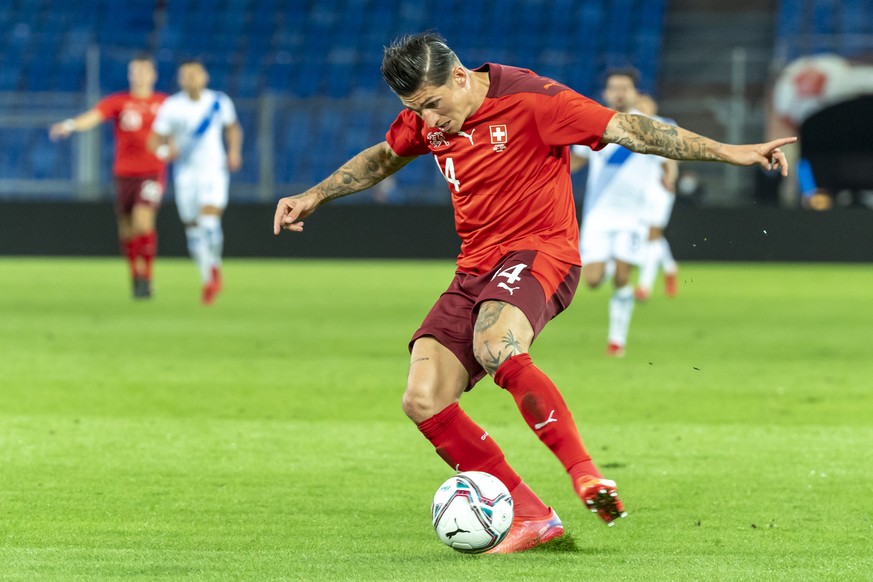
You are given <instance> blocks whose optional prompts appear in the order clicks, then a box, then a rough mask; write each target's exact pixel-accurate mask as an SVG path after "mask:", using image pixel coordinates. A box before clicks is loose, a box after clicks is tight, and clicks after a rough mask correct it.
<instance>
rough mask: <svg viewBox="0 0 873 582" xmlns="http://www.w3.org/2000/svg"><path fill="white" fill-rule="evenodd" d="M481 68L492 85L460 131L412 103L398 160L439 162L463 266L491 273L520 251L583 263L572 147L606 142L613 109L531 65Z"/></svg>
mask: <svg viewBox="0 0 873 582" xmlns="http://www.w3.org/2000/svg"><path fill="white" fill-rule="evenodd" d="M476 71H487V72H488V73H489V75H490V77H491V85H490V87H489V88H488V93H487V95H486V96H485V100H484V102H483V103H482V105H481V106H480V107H479V109H478V110H477V111H476V112H475V113H473V115H472V116H470V117H469V118H468V119H467V120H466V121H465V122H464V125H463V127H462V128H461V130H460V131H459V132H458V133H457V134H446V133H443V132H442V131H440V130H439V129H434V128H430V127H427V125H426V124H425V123H424V121H423V120H422V119H421V118H420V117H418V116H417V115H416V114H415V113H414V112H412V111H410V110H408V109H407V110H404V111H402V112H401V113H400V115H398V116H397V119H396V120H395V121H394V123H393V124H392V125H391V129H389V130H388V133H387V135H386V136H385V139H386V140H387V141H388V145H390V146H391V148H392V149H393V150H394V152H395V153H396V154H397V155H398V156H401V157H411V156H420V155H424V154H428V153H430V154H432V155H433V156H434V158H435V159H436V163H437V165H438V166H439V169H440V172H441V173H442V174H443V177H445V179H446V181H447V182H448V184H449V192H451V194H452V206H453V207H454V209H455V228H456V229H457V231H458V235H460V237H461V254H460V255H459V256H458V267H459V269H460V270H461V271H464V272H466V273H471V274H474V275H480V274H482V273H486V272H488V271H489V270H490V269H492V268H493V267H494V266H495V264H496V263H497V261H498V260H499V259H500V258H501V257H503V256H504V255H506V254H507V253H509V252H511V251H517V250H536V251H540V252H542V253H545V254H547V255H550V256H552V257H554V258H556V259H558V260H561V261H563V262H565V263H570V264H573V265H581V262H580V259H579V226H578V223H577V221H576V208H575V204H574V202H573V187H572V183H571V181H570V158H569V148H568V147H567V146H569V145H572V144H584V145H587V146H589V147H591V148H592V149H600V148H602V147H603V146H604V145H605V144H601V143H600V138H601V137H602V136H603V132H604V131H605V130H606V125H607V124H608V123H609V120H610V119H612V116H613V115H615V111H613V110H611V109H608V108H606V107H603V106H602V105H599V104H598V103H596V102H594V101H592V100H591V99H588V98H587V97H584V96H582V95H580V94H579V93H576V92H575V91H573V90H571V89H569V88H568V87H566V86H564V85H561V84H560V83H557V82H555V81H553V80H551V79H548V78H546V77H540V76H538V75H536V74H535V73H533V72H531V71H528V70H526V69H519V68H516V67H507V66H504V65H497V64H493V63H488V64H485V65H483V66H482V67H480V68H478V69H476Z"/></svg>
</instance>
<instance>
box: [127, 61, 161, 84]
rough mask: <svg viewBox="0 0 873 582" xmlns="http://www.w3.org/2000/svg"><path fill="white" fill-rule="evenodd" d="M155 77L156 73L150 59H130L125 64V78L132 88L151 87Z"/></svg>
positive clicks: (156, 76)
mask: <svg viewBox="0 0 873 582" xmlns="http://www.w3.org/2000/svg"><path fill="white" fill-rule="evenodd" d="M157 78H158V73H157V71H155V66H154V65H153V64H152V62H151V61H130V64H128V65H127V80H128V82H129V83H130V86H131V87H132V88H134V89H143V88H148V89H151V88H153V87H154V86H155V81H156V80H157Z"/></svg>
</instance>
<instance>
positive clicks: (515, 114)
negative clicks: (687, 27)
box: [273, 33, 793, 553]
mask: <svg viewBox="0 0 873 582" xmlns="http://www.w3.org/2000/svg"><path fill="white" fill-rule="evenodd" d="M382 75H383V77H384V78H385V80H386V82H387V83H388V85H389V86H390V87H391V89H392V90H393V91H394V93H395V94H396V95H397V96H398V97H399V98H400V101H401V102H402V103H403V105H404V106H405V107H406V109H405V110H404V111H402V112H401V113H400V115H398V117H397V119H396V120H395V121H394V123H393V124H392V126H391V128H390V130H389V131H388V134H387V136H386V141H384V142H382V143H379V144H377V145H375V146H372V147H370V148H368V149H366V150H364V151H362V152H361V153H359V154H358V155H356V156H355V157H354V158H352V159H351V160H350V161H349V162H347V163H346V164H345V165H344V166H342V167H341V168H339V169H338V170H337V171H336V172H334V173H333V174H332V175H331V176H330V177H329V178H327V179H326V180H325V181H323V182H322V183H320V184H318V185H317V186H315V187H313V188H311V189H309V190H307V191H306V192H304V193H303V194H300V195H297V196H292V197H287V198H282V199H281V200H280V201H279V203H278V206H277V208H276V214H275V217H274V224H273V232H274V233H275V234H279V232H280V230H281V229H285V230H288V231H293V232H300V231H302V230H303V222H301V219H303V218H305V217H307V216H308V215H310V214H312V213H313V212H314V211H315V210H316V209H317V208H318V206H320V205H321V204H324V203H325V202H328V201H330V200H333V199H334V198H337V197H340V196H345V195H348V194H352V193H354V192H358V191H361V190H364V189H366V188H369V187H370V186H373V185H374V184H376V183H378V182H379V181H380V180H383V179H384V178H386V177H387V176H389V175H391V174H393V173H394V172H396V171H398V170H399V169H400V168H402V167H403V166H405V165H406V164H408V163H409V162H410V161H411V160H413V159H415V158H416V157H418V156H421V155H431V156H433V158H434V160H435V161H436V164H437V166H438V167H439V170H440V172H441V173H442V175H443V176H444V177H445V179H446V182H447V183H448V187H449V192H450V193H451V196H452V204H453V206H454V209H455V226H456V228H457V231H458V234H459V235H460V237H461V253H460V256H459V257H458V268H457V271H456V273H455V277H454V279H453V281H452V282H451V284H450V285H449V288H448V290H447V291H446V292H445V293H443V295H442V296H440V298H439V299H438V300H437V302H436V304H435V305H434V307H433V308H432V309H431V311H430V313H428V315H427V316H426V317H425V320H424V322H423V323H422V325H421V327H420V328H419V329H418V331H416V332H415V333H414V334H413V337H412V341H411V342H410V352H411V360H410V368H409V376H408V379H407V384H406V391H405V393H404V395H403V400H402V406H403V410H404V411H405V412H406V414H407V415H408V416H409V417H410V419H412V421H413V422H415V423H416V425H417V426H418V428H419V430H420V431H421V433H422V434H423V435H424V436H425V438H427V439H428V440H429V441H430V442H431V443H432V444H433V446H434V448H435V449H436V452H437V453H438V454H439V456H440V457H441V458H442V459H443V460H444V461H445V462H446V463H447V464H448V465H449V466H450V467H452V468H453V469H455V470H459V471H484V472H486V473H491V474H492V475H494V476H496V477H497V478H499V479H500V480H501V481H503V483H504V484H506V486H507V487H508V488H509V490H510V491H511V493H512V497H513V501H514V503H515V518H514V520H513V524H512V528H511V529H510V532H509V534H508V535H507V537H506V539H505V540H504V541H503V542H502V543H501V544H500V545H499V546H497V547H496V548H494V549H493V550H491V552H493V553H511V552H517V551H522V550H526V549H529V548H532V547H534V546H537V545H539V544H542V543H544V542H546V541H548V540H550V539H553V538H556V537H559V536H561V535H562V534H563V532H564V528H563V525H562V523H561V520H560V519H559V518H558V516H557V514H556V513H555V511H554V510H553V509H552V508H551V507H548V506H547V505H546V504H545V503H543V501H542V500H540V498H539V497H538V496H537V495H536V494H535V493H534V492H533V491H532V490H531V489H530V488H529V487H528V486H527V485H525V483H524V481H522V479H521V477H520V476H519V475H518V474H517V473H516V472H515V471H514V470H513V469H512V467H510V466H509V464H508V463H507V462H506V459H505V458H504V455H503V452H502V451H501V449H500V447H498V445H497V443H495V442H494V440H493V438H492V437H491V436H489V435H488V433H487V432H486V431H485V430H484V429H483V428H481V427H479V426H478V425H477V424H476V423H475V422H474V421H473V420H472V419H471V418H470V417H469V416H467V415H466V414H465V413H464V411H463V410H461V408H460V407H459V406H458V401H459V400H460V397H461V395H463V393H464V392H465V391H466V390H469V389H471V388H472V387H473V386H474V384H476V382H477V381H478V380H479V379H481V378H482V377H483V376H484V375H485V374H486V373H487V374H490V375H491V376H492V377H493V378H494V382H495V383H496V384H497V385H498V386H500V387H501V388H503V389H505V390H506V391H507V392H508V393H509V394H510V395H511V396H512V398H513V399H514V400H515V402H516V404H517V405H518V408H519V410H520V412H521V415H522V417H523V418H524V420H525V421H526V422H527V424H528V426H530V428H531V429H532V430H533V431H534V433H535V434H536V435H537V436H538V437H539V438H540V440H541V441H542V442H543V443H544V444H545V445H546V446H547V447H548V448H549V449H550V450H551V451H552V452H553V453H554V454H555V456H557V458H558V459H559V460H560V461H561V463H562V464H563V465H564V468H565V469H566V470H567V473H568V474H569V476H570V479H571V483H572V485H573V488H574V491H575V492H576V494H577V495H578V496H579V497H580V499H581V500H582V502H583V503H584V504H585V506H586V507H587V508H588V509H590V510H591V511H593V512H596V513H597V514H598V515H599V516H600V517H601V518H602V519H603V520H604V521H605V522H606V523H607V524H609V525H612V524H613V523H614V522H615V520H616V519H617V518H619V517H623V516H624V515H625V510H624V505H623V503H622V502H621V501H620V500H619V498H618V494H617V492H616V485H615V482H613V481H611V480H609V479H605V478H604V477H603V476H602V475H601V473H600V471H599V470H598V469H597V467H596V466H595V464H594V462H593V461H592V460H591V456H590V455H589V454H588V452H587V451H586V450H585V447H584V445H583V443H582V439H581V438H580V435H579V431H578V430H577V428H576V425H575V423H574V421H573V417H572V415H571V413H570V410H569V409H568V408H567V405H566V403H565V402H564V399H563V397H562V396H561V393H560V392H559V391H558V388H557V387H556V386H555V385H554V383H552V381H551V380H550V379H549V377H548V376H547V375H546V374H544V373H543V372H542V371H541V370H540V369H539V368H538V367H537V366H536V365H535V364H534V363H533V361H532V360H531V357H530V355H529V354H528V350H529V349H530V346H531V344H532V342H533V340H534V338H536V336H537V334H539V332H540V331H542V329H543V327H544V326H545V324H546V323H547V322H548V321H549V320H550V319H551V318H552V317H554V316H555V315H557V314H558V313H560V312H561V311H562V310H564V309H565V308H566V307H567V306H568V305H569V303H570V300H571V299H572V297H573V293H574V292H575V290H576V286H577V284H578V282H579V277H580V269H581V264H580V260H579V251H578V247H577V243H578V239H579V236H578V227H577V223H576V218H575V217H576V213H575V209H574V205H573V196H572V191H571V184H570V169H569V151H568V146H569V145H571V144H577V143H581V144H585V145H588V146H590V147H592V148H601V147H603V145H604V144H606V143H610V142H615V143H619V144H621V145H624V146H625V147H627V148H629V149H631V150H634V151H639V152H642V153H656V154H658V155H661V156H664V157H671V158H679V159H704V160H714V161H715V160H717V161H725V162H730V163H734V164H739V165H753V164H761V165H763V166H765V167H773V166H779V167H781V169H782V172H783V173H785V172H786V168H785V159H784V156H783V155H782V153H781V151H780V150H779V149H778V147H779V146H780V145H783V144H785V143H790V142H791V141H793V138H787V139H781V140H775V141H773V142H770V143H768V144H758V145H746V146H732V145H725V144H720V143H717V142H715V141H713V140H710V139H708V138H704V137H701V136H699V135H696V134H693V133H691V132H688V131H686V130H684V129H681V128H678V127H675V126H671V125H666V124H663V123H660V122H658V121H656V120H654V119H650V118H648V117H643V116H638V115H632V114H623V113H616V112H615V111H612V110H611V109H607V108H605V107H602V106H600V105H598V104H597V103H595V102H594V101H591V100H589V99H587V98H586V97H583V96H582V95H579V94H578V93H576V92H574V91H572V90H571V89H569V88H567V87H566V86H564V85H562V84H560V83H557V82H555V81H553V80H551V79H548V78H544V77H540V76H538V75H536V74H534V73H532V72H531V71H528V70H524V69H519V68H515V67H508V66H504V65H498V64H493V63H489V64H485V65H483V66H482V67H479V68H478V69H473V70H471V69H467V68H466V67H464V66H463V65H462V64H461V62H460V61H459V60H458V57H457V56H456V55H455V53H454V52H453V51H452V50H451V49H450V48H449V47H448V46H447V45H446V43H445V41H444V40H443V39H442V38H441V37H440V36H439V35H437V34H434V33H423V34H418V35H414V36H408V37H403V38H401V39H398V40H397V41H395V42H394V43H392V44H391V46H389V47H387V48H386V49H385V54H384V57H383V60H382Z"/></svg>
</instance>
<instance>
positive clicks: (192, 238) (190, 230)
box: [185, 225, 212, 283]
mask: <svg viewBox="0 0 873 582" xmlns="http://www.w3.org/2000/svg"><path fill="white" fill-rule="evenodd" d="M185 237H186V238H187V239H188V253H190V254H191V258H192V259H194V262H195V263H196V264H197V268H198V269H199V270H200V279H201V280H202V281H203V283H207V282H209V280H210V279H211V278H212V258H211V255H212V253H211V252H210V251H209V248H208V246H207V242H206V235H205V233H204V232H203V228H201V227H200V226H199V225H196V226H186V227H185Z"/></svg>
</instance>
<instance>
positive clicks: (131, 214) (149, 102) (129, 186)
mask: <svg viewBox="0 0 873 582" xmlns="http://www.w3.org/2000/svg"><path fill="white" fill-rule="evenodd" d="M127 77H128V81H129V83H130V91H125V92H123V93H115V94H113V95H109V96H108V97H106V98H104V99H102V100H101V101H100V102H98V103H97V105H95V106H94V108H93V109H90V110H89V111H86V112H85V113H82V114H81V115H79V116H77V117H74V118H71V119H67V120H64V121H62V122H60V123H56V124H54V125H52V127H51V129H50V130H49V135H50V136H51V138H52V139H58V138H66V137H69V136H70V135H71V134H73V133H75V132H77V131H88V130H89V129H92V128H93V127H96V126H97V125H99V124H100V123H102V122H103V121H105V120H107V119H111V120H113V122H114V124H115V162H114V164H113V168H112V171H113V174H114V175H115V189H116V202H115V212H116V218H117V220H118V238H119V241H120V242H121V250H122V253H123V254H124V256H125V257H127V261H128V263H129V265H130V275H131V278H132V281H133V295H134V297H136V298H140V299H145V298H148V297H151V293H152V286H151V282H152V261H153V260H154V258H155V255H156V254H157V247H158V238H157V232H156V230H155V219H156V216H157V212H158V209H159V208H160V205H161V199H162V197H163V195H164V185H165V184H166V167H165V165H164V162H162V161H161V160H159V159H158V158H156V157H155V156H154V154H152V153H151V152H150V151H149V150H148V149H147V148H146V139H147V138H148V136H149V133H150V132H151V127H152V122H153V121H154V119H155V114H156V113H157V111H158V108H159V107H160V105H161V103H163V102H164V99H166V98H167V96H166V95H165V94H164V93H157V92H155V90H154V88H155V82H156V81H157V78H158V75H157V70H156V69H155V63H154V61H153V60H152V59H151V57H147V56H138V57H136V58H134V59H133V60H132V61H130V63H129V64H128V68H127Z"/></svg>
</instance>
